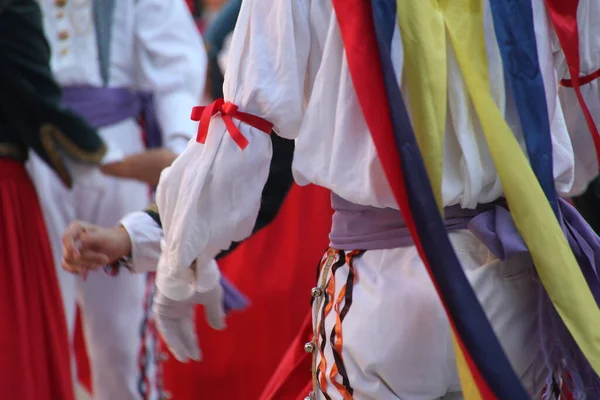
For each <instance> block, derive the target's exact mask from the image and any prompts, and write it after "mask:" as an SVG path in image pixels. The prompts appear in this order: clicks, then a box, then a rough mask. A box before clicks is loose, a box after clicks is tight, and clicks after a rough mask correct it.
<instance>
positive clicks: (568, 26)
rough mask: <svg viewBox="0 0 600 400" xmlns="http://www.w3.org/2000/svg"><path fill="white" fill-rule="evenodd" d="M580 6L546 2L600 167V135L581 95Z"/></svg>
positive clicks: (571, 1) (566, 0)
mask: <svg viewBox="0 0 600 400" xmlns="http://www.w3.org/2000/svg"><path fill="white" fill-rule="evenodd" d="M578 6H579V0H546V7H547V8H548V13H549V15H550V20H551V21H552V25H554V30H555V31H556V36H557V37H558V41H559V42H560V45H561V47H562V49H563V52H564V53H565V59H566V61H567V65H568V67H569V74H570V75H571V80H570V84H571V85H572V87H573V90H574V91H575V96H577V101H578V102H579V106H580V107H581V110H582V111H583V115H584V117H585V121H586V123H587V125H588V128H589V130H590V133H591V135H592V139H593V140H594V146H595V147H596V159H597V160H598V165H599V166H600V133H599V132H598V128H597V127H596V123H595V122H594V118H592V114H591V113H590V110H589V108H588V106H587V104H586V103H585V100H584V98H583V94H581V85H582V82H581V77H580V76H579V72H580V69H581V60H580V58H579V27H578V24H577V8H578Z"/></svg>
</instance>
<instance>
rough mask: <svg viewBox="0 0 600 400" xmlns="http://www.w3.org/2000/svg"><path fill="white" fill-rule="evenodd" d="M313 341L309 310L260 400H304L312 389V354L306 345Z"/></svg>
mask: <svg viewBox="0 0 600 400" xmlns="http://www.w3.org/2000/svg"><path fill="white" fill-rule="evenodd" d="M312 339H313V329H312V314H311V312H310V308H308V312H307V316H306V318H305V319H304V323H303V324H302V328H300V332H299V333H298V336H296V338H295V339H294V341H293V342H292V345H291V346H290V348H289V349H288V351H287V352H286V353H285V356H283V359H282V360H281V362H280V363H279V366H278V367H277V369H276V370H275V373H274V374H273V376H272V377H271V380H270V381H269V383H268V384H267V387H266V388H265V390H264V391H263V393H262V394H261V396H260V400H304V399H305V398H306V397H307V396H308V395H309V393H310V391H311V389H312V381H311V379H312V377H311V368H312V354H309V353H307V352H306V351H304V345H305V344H306V343H307V342H310V341H311V340H312Z"/></svg>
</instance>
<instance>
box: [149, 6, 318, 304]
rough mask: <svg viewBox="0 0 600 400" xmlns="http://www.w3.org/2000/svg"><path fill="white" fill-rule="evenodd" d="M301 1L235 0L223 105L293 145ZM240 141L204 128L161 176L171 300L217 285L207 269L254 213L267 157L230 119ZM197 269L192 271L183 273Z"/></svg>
mask: <svg viewBox="0 0 600 400" xmlns="http://www.w3.org/2000/svg"><path fill="white" fill-rule="evenodd" d="M305 7H306V6H305V3H304V1H303V0H294V1H276V2H273V1H271V0H244V1H243V2H242V8H241V11H240V15H239V18H238V23H237V26H236V30H235V31H234V34H233V38H232V43H231V49H230V53H229V60H228V65H227V72H226V76H225V84H224V95H225V100H226V101H229V102H231V103H233V104H235V105H236V106H238V107H239V111H241V112H245V113H250V114H254V115H256V116H259V117H261V118H264V119H266V120H268V121H270V122H272V123H273V124H274V130H275V131H276V132H277V133H278V134H279V135H280V136H283V137H286V138H294V137H296V135H297V133H298V131H299V128H300V125H301V122H302V117H303V104H304V79H305V76H306V65H307V61H308V54H309V46H310V41H309V38H310V36H309V35H310V30H309V24H308V13H307V10H306V9H305ZM234 122H235V123H236V125H237V126H238V127H239V129H240V131H241V133H242V135H244V137H245V138H246V139H247V140H248V142H249V145H248V146H247V147H246V148H245V149H243V150H242V149H241V148H240V147H238V145H237V144H236V142H235V141H234V140H233V139H232V136H231V133H230V132H228V131H227V130H226V128H225V124H224V123H223V120H222V117H221V115H219V114H217V115H216V116H214V117H213V118H212V120H211V122H210V125H209V129H208V135H207V139H206V142H205V143H204V144H201V143H197V142H196V141H191V142H190V143H189V144H188V147H187V148H186V150H185V151H184V152H183V154H182V155H181V156H180V157H179V158H178V159H177V160H176V161H175V162H174V163H173V164H172V165H171V167H170V168H168V169H166V170H165V171H163V173H162V175H161V179H160V184H159V186H158V189H157V197H156V200H157V205H158V208H159V209H160V213H161V221H162V225H163V229H164V238H165V244H164V247H163V252H162V254H161V258H160V262H159V267H158V274H157V286H158V288H159V290H160V291H161V292H162V293H163V294H164V295H166V296H167V297H170V298H171V299H173V300H182V299H185V298H189V297H190V296H192V295H193V294H194V292H196V291H199V292H206V291H209V290H211V289H212V288H213V287H214V286H215V285H216V284H218V279H219V274H218V270H215V268H216V267H215V266H216V264H214V263H212V262H211V260H212V259H213V258H214V257H215V256H216V255H217V254H218V253H219V252H220V251H221V250H225V249H228V248H229V246H230V244H231V242H233V241H240V240H242V239H244V238H246V237H248V236H249V235H250V233H251V232H252V228H253V226H254V224H255V221H256V218H257V214H258V210H259V208H260V200H261V192H262V190H263V186H264V185H265V182H266V180H267V175H268V171H269V163H270V160H271V155H272V147H271V139H270V138H269V137H268V135H267V134H266V133H264V132H262V131H260V130H258V129H255V128H253V127H251V126H249V125H247V124H245V123H240V121H238V120H234ZM194 260H196V261H197V262H196V270H195V273H192V271H191V270H190V268H189V266H190V265H191V263H192V262H193V261H194Z"/></svg>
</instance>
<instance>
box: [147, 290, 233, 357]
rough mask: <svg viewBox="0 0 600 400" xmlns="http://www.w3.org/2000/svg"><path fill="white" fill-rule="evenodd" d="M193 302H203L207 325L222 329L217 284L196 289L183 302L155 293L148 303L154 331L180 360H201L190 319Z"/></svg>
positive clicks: (220, 305)
mask: <svg viewBox="0 0 600 400" xmlns="http://www.w3.org/2000/svg"><path fill="white" fill-rule="evenodd" d="M196 304H202V305H204V313H205V315H206V321H207V322H208V325H210V327H211V328H213V329H216V330H223V329H225V328H226V324H225V309H224V304H223V288H222V287H221V285H216V286H215V287H214V288H213V289H211V290H209V291H208V292H204V293H200V292H196V293H195V294H194V295H193V296H192V297H191V298H189V299H186V300H183V301H175V300H171V299H169V298H168V297H166V296H165V295H163V294H162V293H160V292H157V294H156V297H155V299H154V304H153V306H152V311H154V315H155V318H156V326H157V328H158V331H159V332H160V334H161V336H162V338H163V339H164V341H165V343H166V344H167V347H168V348H169V350H170V351H171V353H172V354H173V356H174V357H175V358H176V359H177V360H179V361H181V362H187V361H188V359H192V360H195V361H200V360H201V359H202V352H201V351H200V347H199V346H198V336H197V335H196V323H195V318H194V316H195V313H194V310H195V305H196Z"/></svg>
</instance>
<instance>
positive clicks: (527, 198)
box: [397, 0, 600, 399]
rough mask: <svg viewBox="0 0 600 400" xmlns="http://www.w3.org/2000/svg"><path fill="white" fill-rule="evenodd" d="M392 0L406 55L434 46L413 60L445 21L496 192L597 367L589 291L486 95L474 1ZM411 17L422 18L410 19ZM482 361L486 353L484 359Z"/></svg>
mask: <svg viewBox="0 0 600 400" xmlns="http://www.w3.org/2000/svg"><path fill="white" fill-rule="evenodd" d="M397 1H398V14H399V20H400V23H401V24H405V25H406V26H405V27H404V28H403V30H402V33H403V34H404V32H405V31H407V32H408V31H410V32H411V33H410V36H408V38H407V39H405V40H403V44H404V51H405V59H406V60H410V59H411V58H413V57H418V56H417V54H418V53H419V52H420V50H419V49H417V48H418V47H419V46H421V45H422V44H421V43H419V42H417V41H415V40H412V39H414V38H417V37H418V38H419V40H425V41H426V43H427V44H426V45H423V46H424V47H425V48H427V49H428V51H432V52H437V53H438V56H435V57H434V56H431V57H426V58H422V59H420V60H421V61H420V62H428V60H432V59H435V60H439V58H441V57H442V56H445V52H446V50H445V49H441V48H435V47H431V43H434V42H435V39H430V38H427V35H428V34H429V35H433V34H434V33H433V31H434V30H436V29H437V26H438V25H439V24H440V23H445V27H446V31H447V33H448V37H449V39H450V42H451V44H452V47H453V48H454V51H455V53H456V57H457V60H458V64H459V66H460V69H461V72H462V76H463V79H464V80H465V83H466V86H467V91H468V93H469V96H470V97H471V100H472V102H473V104H474V107H475V111H476V113H477V115H478V117H479V121H480V123H481V126H482V128H483V132H484V136H485V139H486V142H487V144H488V147H489V149H490V154H491V156H492V159H493V161H494V164H495V166H496V169H497V171H498V175H499V177H500V180H501V182H502V187H503V189H504V195H505V197H506V199H507V202H508V204H509V207H510V210H511V214H512V217H513V219H514V222H515V225H516V226H517V229H518V230H519V233H520V234H521V236H522V237H523V240H524V241H525V244H526V245H527V247H528V248H529V251H530V252H531V256H532V258H533V261H534V264H535V266H536V269H537V272H538V274H539V276H540V279H541V281H542V284H543V285H544V287H545V289H546V291H547V292H548V295H549V296H550V299H551V300H552V302H553V304H554V306H555V308H556V310H557V311H558V313H559V315H560V316H561V318H562V320H563V322H564V323H565V325H566V326H567V328H568V329H569V331H570V332H571V335H572V336H573V338H574V339H575V341H576V342H577V344H578V345H579V347H580V349H581V350H582V351H583V353H584V354H585V356H586V357H587V359H588V361H589V362H590V364H591V366H592V367H593V368H594V370H595V371H596V373H597V374H600V331H599V330H598V326H600V310H599V309H598V307H597V306H596V303H595V301H594V298H593V297H592V293H591V291H590V289H589V287H588V285H587V283H586V282H585V279H584V277H583V274H582V272H581V270H580V268H579V266H578V265H577V261H576V260H575V257H574V256H573V253H572V252H571V249H570V248H569V245H568V243H567V241H566V239H565V236H564V234H563V232H562V230H561V228H560V226H559V224H558V221H557V219H556V217H555V215H554V214H553V212H552V209H551V208H550V205H549V203H548V201H547V199H546V198H545V196H544V193H543V191H542V189H541V187H540V185H539V183H538V181H537V179H536V178H535V175H534V174H533V171H532V170H531V167H530V165H529V162H528V160H527V158H526V156H525V154H524V153H523V151H522V149H521V147H520V146H519V144H518V142H517V140H516V139H515V137H514V135H513V133H512V131H511V130H510V128H509V126H508V124H507V123H506V121H505V120H504V117H503V116H502V113H501V112H500V110H499V109H498V107H497V105H496V104H495V102H494V101H493V99H492V97H491V95H490V84H489V79H488V67H487V59H486V52H485V36H484V28H483V17H482V1H481V0H438V1H435V0H422V1H411V0H397ZM409 3H410V4H409ZM421 6H422V8H421ZM415 9H419V10H418V11H416V10H415ZM432 10H433V11H432ZM426 11H427V12H428V13H429V14H428V15H427V16H426V19H425V17H423V14H424V13H425V12H426ZM409 12H413V14H405V15H401V14H402V13H409ZM418 18H424V19H423V20H418ZM433 18H437V19H440V20H443V22H436V23H435V24H434V29H432V28H431V25H430V20H431V19H433ZM417 30H421V32H420V33H419V34H418V35H416V34H414V33H412V32H413V31H417ZM407 63H408V61H407ZM439 65H444V69H445V63H443V64H439ZM439 65H430V66H428V67H426V66H425V65H421V66H420V68H421V71H423V72H425V71H433V70H434V69H435V73H441V72H442V71H440V69H439ZM407 72H408V70H407ZM429 73H431V72H429ZM444 73H445V72H444ZM407 79H409V82H408V84H409V91H410V85H411V82H410V80H412V79H414V78H412V77H410V76H408V74H407ZM413 85H414V84H413ZM444 87H445V86H444ZM409 95H410V96H411V98H412V97H413V96H414V93H413V92H412V91H410V92H409ZM444 99H445V95H444ZM411 104H412V103H411ZM416 111H417V110H416V109H413V115H412V117H413V121H415V120H416V118H415V117H416V116H415V114H414V113H415V112H416ZM444 116H445V113H444ZM437 118H439V116H437ZM436 126H437V125H436ZM429 134H430V136H428V140H430V141H433V140H434V138H437V136H436V135H433V134H432V133H431V132H429ZM438 140H439V143H436V144H434V148H435V149H440V148H442V143H443V138H438ZM420 143H421V142H420ZM425 154H431V153H426V152H424V157H425ZM442 159H443V158H442ZM433 164H434V163H433V162H431V161H430V162H426V166H427V167H428V168H430V166H431V165H433ZM430 175H434V176H436V175H435V171H434V172H430ZM434 182H435V181H434ZM461 358H462V356H461V355H460V352H457V364H458V367H459V372H461V383H462V384H463V389H465V387H469V386H471V384H470V383H469V382H468V381H469V378H471V380H472V377H471V376H470V374H469V373H468V371H466V372H465V365H464V359H463V360H462V362H461ZM490 362H494V361H493V360H490ZM461 364H462V365H461ZM465 379H466V380H465ZM471 396H474V397H471ZM478 396H479V394H478V393H469V395H467V393H465V398H468V399H471V398H478Z"/></svg>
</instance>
